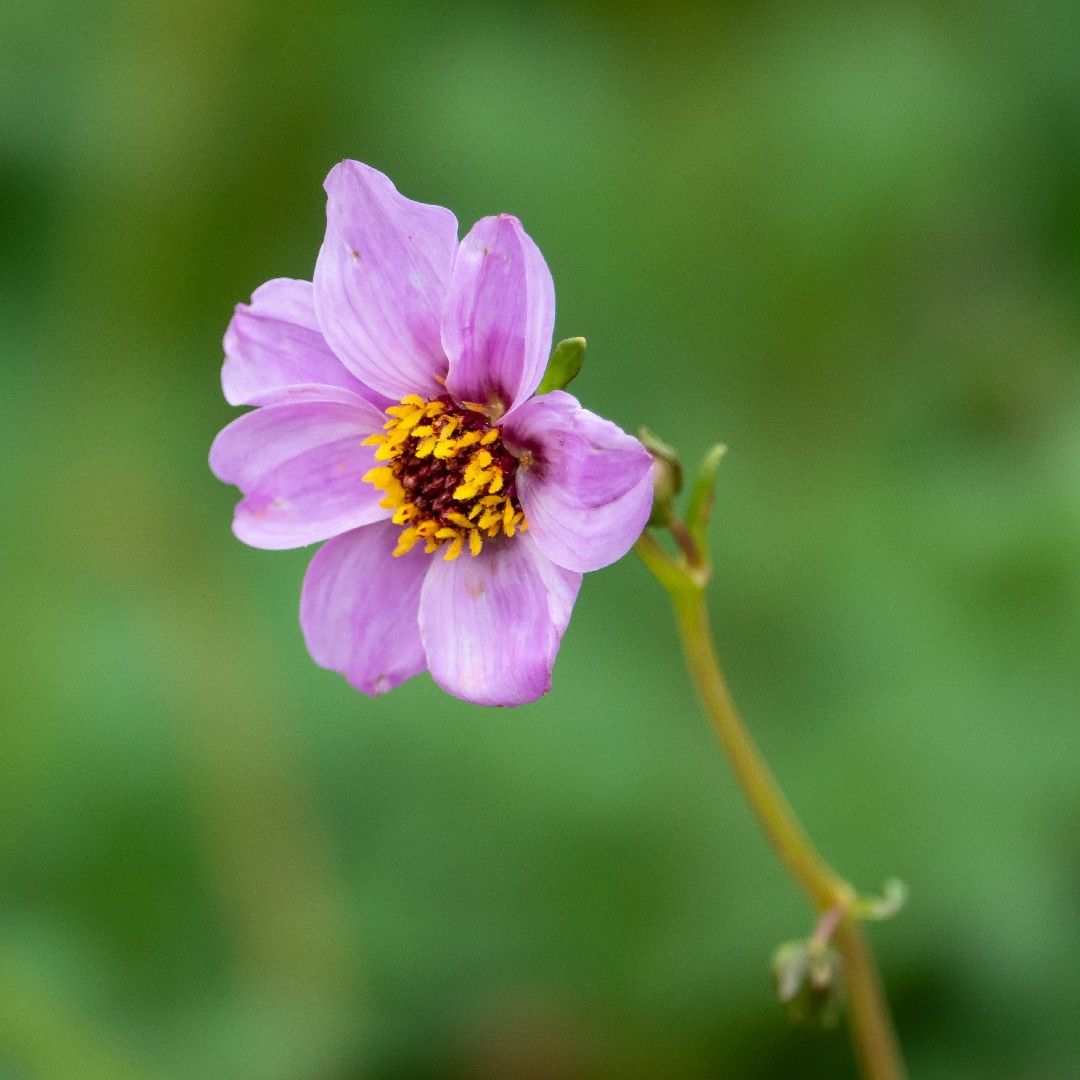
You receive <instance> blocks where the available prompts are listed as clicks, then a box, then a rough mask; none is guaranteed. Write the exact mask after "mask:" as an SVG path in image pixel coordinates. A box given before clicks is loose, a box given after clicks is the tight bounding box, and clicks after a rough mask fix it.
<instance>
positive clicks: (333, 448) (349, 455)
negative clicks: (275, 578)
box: [210, 398, 390, 549]
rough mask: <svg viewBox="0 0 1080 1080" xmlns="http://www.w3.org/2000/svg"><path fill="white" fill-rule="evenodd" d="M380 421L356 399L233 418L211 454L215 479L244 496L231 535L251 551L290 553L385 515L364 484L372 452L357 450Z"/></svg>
mask: <svg viewBox="0 0 1080 1080" xmlns="http://www.w3.org/2000/svg"><path fill="white" fill-rule="evenodd" d="M381 419H382V414H381V413H379V412H378V410H376V409H375V408H374V407H373V406H372V405H369V404H368V403H367V402H365V401H363V400H362V399H360V398H357V399H356V400H355V401H354V402H353V403H351V404H344V403H341V402H331V401H308V402H300V403H296V404H292V405H268V406H266V407H265V408H262V409H255V410H254V411H252V412H249V413H245V414H244V415H243V416H241V417H238V418H237V419H236V420H234V421H233V422H232V423H231V424H229V426H228V427H226V428H225V429H224V430H223V431H221V432H220V434H219V435H218V437H217V438H216V439H215V440H214V445H213V446H212V447H211V448H210V468H211V469H212V470H213V472H214V475H215V476H217V478H218V479H219V480H223V481H225V483H227V484H235V485H236V486H237V487H238V488H240V490H241V491H242V492H243V493H244V498H243V499H242V500H241V501H240V502H239V503H238V504H237V507H236V516H235V518H234V520H233V532H235V533H236V535H237V536H238V537H239V538H240V539H241V540H243V541H244V543H246V544H251V545H252V547H259V548H274V549H277V548H293V547H302V546H303V545H304V544H312V543H315V542H316V541H318V540H325V539H327V538H328V537H331V536H336V535H337V534H338V533H343V532H346V531H348V530H349V529H355V528H357V527H358V526H360V525H367V524H369V523H370V522H373V521H380V520H382V519H383V518H386V517H388V516H389V515H390V511H389V510H386V509H384V508H383V507H381V506H379V499H380V498H382V497H383V496H382V493H381V492H380V491H378V490H376V488H375V487H374V486H373V485H372V484H369V483H365V482H364V481H363V479H362V477H363V475H364V474H365V473H366V472H367V471H368V469H370V468H372V466H373V465H374V464H375V451H374V448H373V447H370V446H362V445H361V444H362V443H363V441H364V439H365V438H366V437H367V436H368V435H370V434H372V433H373V432H375V431H378V430H379V428H380V427H381V424H380V420H381Z"/></svg>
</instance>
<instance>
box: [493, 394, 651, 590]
mask: <svg viewBox="0 0 1080 1080" xmlns="http://www.w3.org/2000/svg"><path fill="white" fill-rule="evenodd" d="M503 437H504V439H505V440H506V443H507V445H508V446H510V447H511V448H513V449H514V450H515V451H519V452H520V451H522V450H527V451H529V453H530V454H531V455H532V458H533V460H532V463H531V465H529V467H527V468H519V469H518V473H517V491H518V498H519V499H520V500H521V508H522V509H523V510H524V511H525V518H526V520H527V521H528V523H529V535H530V536H531V537H532V538H533V539H534V540H535V541H536V543H537V544H538V545H539V547H540V549H541V550H542V551H543V552H544V554H545V555H547V557H548V558H549V559H551V560H552V561H553V562H555V563H558V565H559V566H565V567H566V568H567V569H568V570H579V571H582V570H599V569H600V568H601V567H602V566H607V565H608V564H610V563H613V562H615V561H616V560H617V559H621V558H622V557H623V555H625V554H626V553H627V551H629V550H630V547H631V545H632V544H633V543H634V541H635V540H636V539H637V538H638V536H639V534H640V533H641V530H642V529H643V528H644V527H645V522H646V521H647V520H648V518H649V512H650V510H651V508H652V458H651V457H650V455H649V453H648V451H647V450H646V449H645V447H643V446H642V445H641V443H640V442H638V440H637V439H635V438H632V437H631V436H630V435H627V434H626V432H624V431H623V430H622V429H621V428H619V427H617V426H616V425H615V424H613V423H611V422H610V421H609V420H604V419H603V418H601V417H599V416H597V415H596V414H595V413H592V412H589V410H588V409H583V408H582V407H581V406H580V405H579V404H578V402H577V400H576V399H575V398H574V397H573V396H572V395H570V394H567V393H565V392H564V391H562V390H553V391H552V392H551V393H550V394H545V395H544V396H543V397H538V398H534V399H533V400H532V401H529V402H527V403H526V404H525V405H522V406H521V408H519V409H517V410H515V412H514V413H513V414H512V415H511V416H508V417H507V419H506V423H505V425H504V426H503Z"/></svg>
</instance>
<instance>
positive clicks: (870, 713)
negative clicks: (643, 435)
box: [0, 0, 1080, 1080]
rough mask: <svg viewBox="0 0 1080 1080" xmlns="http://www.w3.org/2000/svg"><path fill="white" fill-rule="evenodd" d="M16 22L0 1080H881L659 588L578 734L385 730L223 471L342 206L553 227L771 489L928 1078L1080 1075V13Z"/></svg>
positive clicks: (4, 316) (4, 264)
mask: <svg viewBox="0 0 1080 1080" xmlns="http://www.w3.org/2000/svg"><path fill="white" fill-rule="evenodd" d="M655 8H656V9H655V10H654V5H637V6H635V5H622V4H617V3H614V2H611V0H607V2H604V0H594V2H586V3H570V2H557V0H551V2H547V3H540V2H534V3H528V2H523V3H519V4H494V3H476V2H474V0H462V2H459V3H455V4H442V3H435V2H430V3H416V2H410V3H402V2H391V0H373V2H365V3H338V2H332V0H312V2H310V3H308V4H306V5H302V6H301V5H296V4H288V3H284V2H282V3H258V2H253V0H213V2H210V0H205V2H203V0H155V2H153V3H150V2H144V0H126V2H125V0H96V2H90V3H85V4H75V3H66V2H63V0H34V2H32V3H31V2H29V0H8V2H7V3H5V4H4V5H3V7H2V12H0V401H2V406H0V408H2V421H0V506H2V517H3V523H2V528H0V611H2V616H0V1078H2V1080H68V1078H72V1080H205V1078H218V1077H220V1078H225V1080H234V1078H235V1080H249V1078H250V1080H366V1078H373V1080H384V1078H385V1080H390V1078H394V1080H397V1078H401V1080H405V1078H413V1077H431V1078H453V1080H502V1078H525V1080H533V1078H535V1080H585V1078H595V1077H599V1078H609V1077H611V1078H614V1077H618V1078H629V1080H635V1078H637V1080H647V1078H648V1080H651V1078H670V1080H682V1078H686V1080H699V1078H700V1080H704V1078H713V1077H720V1078H725V1077H732V1078H751V1080H753V1078H790V1077H810V1078H826V1077H827V1078H841V1080H843V1078H851V1077H853V1076H854V1069H853V1066H852V1063H851V1060H850V1054H849V1050H848V1046H847V1043H846V1038H845V1036H844V1034H843V1032H842V1031H838V1032H833V1033H826V1034H821V1033H816V1032H805V1031H794V1030H791V1029H789V1028H788V1026H787V1025H786V1023H785V1021H784V1019H783V1017H782V1015H781V1014H780V1012H779V1010H778V1007H777V1006H776V1004H775V1002H774V1000H773V991H772V986H771V981H770V976H769V970H768V964H769V957H770V954H771V952H772V950H773V948H774V946H776V945H777V944H778V943H779V942H781V941H783V940H785V939H789V938H793V937H799V936H802V935H804V934H806V933H808V932H809V930H810V928H811V913H810V911H809V909H808V908H807V906H806V904H805V902H804V901H803V900H802V898H801V896H800V895H799V894H798V893H797V891H796V890H795V888H794V886H793V885H792V884H791V883H790V882H789V881H788V879H787V878H786V877H785V876H784V874H783V872H782V871H781V870H780V868H779V867H778V864H777V862H776V861H775V859H774V858H773V856H772V854H771V853H770V851H769V850H768V848H767V846H766V844H765V842H764V840H763V839H762V838H761V836H760V835H759V833H758V832H757V831H756V829H755V827H754V824H753V822H752V820H751V818H750V815H749V813H748V811H747V810H746V808H745V807H744V805H743V804H742V802H741V801H740V799H739V797H738V795H737V793H736V791H735V789H734V785H733V782H732V780H731V778H730V776H729V774H728V772H727V769H726V766H725V763H724V761H723V759H722V757H721V755H720V753H719V751H718V749H717V747H716V745H715V743H714V739H713V736H712V734H711V732H710V730H709V728H708V726H707V723H706V721H705V720H704V719H703V717H702V716H701V714H700V713H699V711H698V708H697V705H696V702H695V699H694V697H693V693H692V690H691V689H690V687H689V686H688V684H687V681H686V679H685V677H684V675H683V672H682V669H681V666H680V660H679V655H678V652H677V648H676V642H675V637H674V632H673V627H672V623H671V618H670V613H669V611H668V609H667V606H666V600H665V597H664V596H663V594H662V593H661V591H660V589H659V588H658V587H657V585H656V583H655V582H654V581H652V580H651V579H650V578H649V577H648V576H647V574H646V573H645V571H644V569H643V568H642V567H641V566H640V565H639V564H638V563H637V562H636V561H635V560H634V559H633V558H629V559H627V560H624V562H622V563H620V564H618V565H616V566H614V567H612V568H610V569H608V570H605V571H602V572H600V573H598V574H596V575H593V576H591V577H590V578H588V579H587V581H586V585H585V588H584V589H583V590H582V594H581V599H580V601H579V603H578V605H577V610H576V612H575V616H574V619H573V621H572V623H571V626H570V629H569V632H568V633H567V635H566V638H565V641H564V644H563V649H562V654H561V657H560V659H559V662H558V665H557V667H556V679H555V691H554V693H552V694H551V695H550V696H549V697H548V698H546V699H545V700H543V701H542V702H540V703H538V704H536V705H534V706H530V707H526V708H521V709H516V710H485V709H481V708H476V707H470V706H468V705H465V704H463V703H460V702H457V701H455V700H452V699H449V698H447V697H445V696H443V695H442V694H440V693H438V692H437V691H436V690H435V688H434V686H433V684H432V683H431V682H430V679H429V678H428V677H427V676H422V677H419V678H417V679H415V680H414V681H413V682H411V683H410V684H408V685H406V686H405V687H403V688H402V689H400V690H398V691H395V692H394V693H393V694H391V695H390V696H388V697H385V698H382V699H380V700H378V701H370V700H368V699H366V698H364V697H362V696H360V695H359V694H357V693H355V692H353V691H352V690H350V689H349V688H348V686H347V685H346V684H345V682H344V681H343V680H342V679H340V678H339V677H337V676H336V675H333V674H331V673H328V672H324V671H322V670H320V669H319V668H317V667H316V666H315V665H314V664H313V663H312V662H311V661H310V659H309V658H308V656H307V654H306V652H305V650H304V645H303V641H302V638H301V635H300V631H299V627H298V625H297V616H296V612H297V601H298V596H299V590H300V583H301V580H302V576H303V572H304V568H305V565H306V563H307V560H308V559H309V557H310V552H309V551H296V552H281V553H268V552H261V551H255V550H252V549H248V548H245V547H244V546H242V545H241V544H240V543H239V542H237V541H236V540H234V539H233V537H232V536H231V534H230V531H229V521H230V515H231V507H232V504H233V502H234V501H235V493H234V492H233V491H232V490H230V489H226V488H225V487H224V486H222V485H220V484H219V483H217V482H216V481H215V480H214V479H213V478H212V477H211V475H210V473H209V471H208V469H207V465H206V454H207V449H208V447H209V444H210V441H211V439H212V437H213V435H214V434H215V432H216V431H217V430H218V429H219V428H220V427H221V426H223V425H224V424H225V423H226V422H227V421H228V420H229V419H230V417H231V416H232V415H233V410H231V409H229V408H228V406H226V405H225V403H224V402H223V400H222V399H221V396H220V390H219V386H218V372H219V366H220V362H221V344H220V343H221V336H222V333H223V331H224V329H225V325H226V323H227V320H228V318H229V315H230V312H231V309H232V305H233V304H234V303H236V302H237V301H243V300H246V299H247V298H248V297H249V296H250V293H251V291H252V290H253V289H254V288H255V287H256V286H258V285H259V284H260V283H261V282H262V281H264V280H265V279H267V278H270V277H275V276H280V275H291V276H295V277H309V276H310V274H311V270H312V266H313V264H314V259H315V256H316V253H317V250H318V246H319V243H320V241H321V237H322V230H323V222H324V201H323V193H322V190H321V183H322V180H323V178H324V176H325V174H326V172H327V171H328V170H329V169H330V167H331V166H332V165H333V164H334V163H335V162H337V161H339V160H340V159H341V158H343V157H355V158H359V159H361V160H363V161H366V162H368V163H370V164H372V165H375V166H377V167H378V168H381V169H382V170H384V171H385V172H387V173H388V174H389V175H390V176H391V177H392V178H393V179H394V181H395V182H396V184H397V185H398V187H399V189H400V190H401V191H402V192H404V193H405V194H407V195H409V196H411V197H413V198H417V199H421V200H423V201H427V202H434V203H440V204H442V205H446V206H449V207H451V208H453V210H454V211H455V212H456V213H457V215H458V218H459V220H460V222H461V223H462V226H463V228H467V227H468V225H469V224H470V223H471V222H472V221H473V220H475V219H476V218H477V217H479V216H481V215H483V214H487V213H493V212H498V211H504V210H505V211H511V212H513V213H516V214H517V215H519V216H520V217H521V218H522V219H523V221H524V222H525V224H526V227H527V228H528V229H529V231H530V233H531V234H532V236H533V237H534V238H535V239H536V240H537V242H538V243H539V245H540V247H541V249H542V250H543V252H544V253H545V255H546V257H547V259H548V261H549V264H550V266H551V268H552V271H553V274H554V277H555V282H556V289H557V295H558V319H557V326H556V335H557V336H569V335H576V334H584V335H586V336H587V337H588V339H589V356H588V361H587V365H586V370H585V372H584V374H583V375H582V376H581V378H580V380H579V381H578V383H577V384H575V390H576V391H577V392H579V393H580V395H581V396H582V397H583V398H584V399H585V400H586V401H587V403H588V404H589V405H590V406H591V407H593V408H594V409H596V410H597V411H599V412H601V413H603V414H605V415H608V416H611V417H612V418H614V419H615V420H617V421H618V422H620V423H621V424H622V425H624V426H625V427H627V428H630V429H634V428H636V427H637V426H638V425H639V424H643V423H644V424H648V425H649V426H650V427H652V428H653V429H654V430H656V431H657V432H659V433H660V434H661V435H663V436H664V437H665V438H667V439H668V440H669V441H672V442H675V443H677V444H678V445H679V447H680V448H681V449H682V451H683V452H684V454H685V456H686V457H687V458H688V459H690V460H693V459H695V458H697V457H699V456H700V455H701V453H703V451H704V450H705V449H706V447H707V446H708V445H709V444H710V443H711V442H713V441H715V440H718V439H719V440H723V441H725V442H727V443H728V444H729V445H730V447H731V452H730V454H729V456H728V458H727V460H726V461H725V463H724V466H723V470H722V474H721V481H720V488H719V495H718V501H717V510H716V514H715V528H714V538H713V553H714V556H715V560H716V566H717V569H716V576H715V580H714V585H713V588H712V598H713V604H714V626H715V631H716V634H717V636H718V639H719V642H720V648H721V652H722V655H723V658H724V662H725V664H726V666H727V668H728V672H729V676H730V679H731V682H732V685H733V687H734V690H735V693H736V696H737V697H738V699H739V700H740V702H741V704H742V707H743V710H744V712H745V714H746V715H747V717H748V719H749V722H750V724H751V727H752V729H753V730H754V732H755V733H756V735H757V737H758V738H759V740H760V742H761V744H762V746H763V748H764V750H765V752H766V754H767V756H768V757H769V758H770V760H771V761H772V763H773V765H774V768H775V770H776V772H777V773H778V774H779V776H780V778H781V779H782V781H783V783H784V784H785V786H786V788H787V790H788V792H789V794H790V797H791V799H792V801H793V802H794V804H795V805H796V806H797V807H798V808H799V810H800V811H801V813H802V814H803V816H804V819H805V821H806V823H807V825H808V827H809V829H810V830H811V832H812V834H813V835H814V836H815V837H816V839H817V840H818V842H819V844H820V846H821V847H822V848H823V850H824V851H825V852H826V853H827V854H828V856H829V857H830V858H831V859H832V860H833V861H834V863H835V864H836V865H837V866H838V867H839V868H840V869H841V870H842V871H843V872H844V873H845V874H847V875H849V876H850V877H851V878H852V879H853V880H854V881H855V882H856V883H857V884H858V885H859V886H860V887H862V888H864V889H866V890H874V889H877V888H878V887H879V886H880V884H881V882H882V881H884V879H885V878H887V877H889V876H891V875H898V876H900V877H902V878H903V879H904V880H905V881H907V883H908V884H909V886H910V889H911V901H910V904H909V906H908V908H907V909H906V910H905V911H904V912H903V914H902V916H901V917H900V918H898V919H896V920H895V921H893V922H890V923H887V924H883V925H880V926H877V927H874V928H873V929H872V935H873V939H874V941H875V943H876V945H877V946H878V949H879V955H880V957H881V963H882V967H883V970H884V975H885V978H886V981H887V983H888V986H889V989H890V994H891V997H892V1000H893V1003H894V1005H895V1010H896V1016H897V1021H898V1024H899V1028H900V1031H901V1034H902V1037H903V1041H904V1044H905V1047H906V1049H907V1053H908V1056H909V1059H910V1064H911V1067H912V1072H913V1074H914V1075H915V1076H917V1077H920V1078H923V1080H938V1078H940V1080H947V1078H948V1080H952V1078H961V1077H978V1078H987V1080H1006V1078H1008V1080H1069V1078H1073V1077H1080V1035H1078V1034H1077V1025H1076V1008H1077V1002H1078V1000H1080V786H1078V783H1077V763H1078V751H1080V724H1078V722H1077V721H1078V719H1080V716H1078V714H1080V708H1078V705H1080V691H1078V685H1077V683H1078V652H1080V648H1078V647H1080V362H1078V350H1080V5H1077V4H1076V3H1075V2H1073V0H1047V2H1045V3H1040V4H1031V3H1028V2H1027V0H984V2H981V3H978V4H974V3H960V2H944V3H942V2H938V0H935V2H930V0H926V2H923V3H919V2H916V0H908V2H905V3H897V4H873V5H868V4H864V3H855V2H850V3H844V2H840V3H831V4H824V5H807V4H801V3H797V2H764V3H746V2H732V3H723V4H720V3H715V4H712V3H704V2H695V0H678V2H672V3H669V4H666V5H663V8H662V10H660V6H659V5H656V6H655Z"/></svg>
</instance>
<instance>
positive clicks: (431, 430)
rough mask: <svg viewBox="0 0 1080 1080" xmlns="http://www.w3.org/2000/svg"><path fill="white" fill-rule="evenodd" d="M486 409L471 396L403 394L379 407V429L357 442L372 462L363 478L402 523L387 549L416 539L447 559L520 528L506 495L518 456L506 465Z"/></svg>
mask: <svg viewBox="0 0 1080 1080" xmlns="http://www.w3.org/2000/svg"><path fill="white" fill-rule="evenodd" d="M463 408H464V409H467V410H469V411H468V412H462V409H463ZM477 414H479V416H478V415H477ZM491 415H492V413H491V411H490V410H489V409H488V408H487V407H486V406H483V405H480V404H478V403H476V402H465V403H460V404H458V405H455V404H453V403H452V402H450V401H449V399H442V400H434V401H425V400H424V399H423V398H421V397H420V396H419V395H417V394H409V395H407V396H406V397H404V398H402V399H401V402H400V403H399V404H396V405H391V406H390V407H389V408H388V409H387V410H386V417H387V419H386V422H385V424H384V425H383V427H384V432H383V433H378V434H373V435H369V436H368V437H367V438H365V439H364V440H363V445H364V446H372V447H374V448H375V453H374V455H373V456H374V458H375V461H376V462H377V463H378V464H376V466H375V467H374V468H372V469H369V470H368V471H367V472H366V473H365V474H364V477H363V479H364V480H365V481H367V482H368V483H370V484H372V485H373V486H374V487H375V488H376V489H377V490H379V491H381V492H382V493H383V498H382V499H381V500H380V503H379V505H380V506H382V507H384V508H386V509H387V510H390V511H391V512H392V514H391V521H392V522H393V523H394V524H396V525H401V526H404V529H403V531H402V533H401V535H400V536H399V538H398V543H397V546H396V548H395V549H394V555H404V554H406V552H409V551H411V550H412V549H413V548H414V547H415V546H416V545H418V544H419V543H420V542H421V541H423V543H424V550H425V551H426V552H428V553H429V554H430V553H432V552H434V551H437V550H439V549H440V548H442V549H443V553H444V558H446V559H447V560H453V559H456V558H458V557H459V556H460V555H461V553H462V552H463V551H464V550H465V547H466V545H468V551H469V554H470V555H472V556H474V557H475V556H476V555H479V554H480V552H481V551H482V550H483V545H484V541H485V540H488V539H495V538H496V537H498V536H503V535H505V536H507V537H512V536H514V535H515V533H516V532H518V531H524V529H525V528H526V527H527V524H526V522H525V515H524V514H523V513H522V511H521V506H520V504H519V503H518V501H517V498H516V497H513V496H511V495H509V494H508V493H507V488H508V487H510V488H511V490H513V489H512V487H511V479H512V474H511V471H510V470H511V469H512V468H519V467H520V464H519V463H520V461H521V459H520V458H519V459H518V462H519V463H518V464H513V465H512V464H511V458H510V457H509V456H508V454H507V451H506V450H505V449H504V447H503V446H502V444H501V442H500V432H499V430H498V429H497V428H493V427H489V426H488V424H489V420H488V418H489V417H490V416H491ZM383 462H385V464H382V463H383ZM451 481H453V483H452V482H451ZM448 485H450V487H449V490H450V491H451V492H452V494H449V496H448ZM448 504H449V505H448ZM436 507H438V509H435V508H436Z"/></svg>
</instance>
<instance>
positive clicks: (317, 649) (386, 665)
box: [300, 521, 431, 696]
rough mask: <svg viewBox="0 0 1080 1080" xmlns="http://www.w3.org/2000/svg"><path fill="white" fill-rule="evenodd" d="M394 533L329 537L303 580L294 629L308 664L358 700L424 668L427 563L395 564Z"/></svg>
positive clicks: (389, 528) (418, 555)
mask: <svg viewBox="0 0 1080 1080" xmlns="http://www.w3.org/2000/svg"><path fill="white" fill-rule="evenodd" d="M400 532H401V527H400V526H398V525H393V524H391V523H390V522H388V521H380V522H377V523H376V524H374V525H366V526H364V528H362V529H354V530H353V531H352V532H347V533H344V534H343V535H341V536H335V537H334V538H333V539H332V540H328V541H327V542H326V543H325V544H324V545H323V546H322V547H321V548H320V549H319V550H318V551H317V552H316V553H315V557H314V558H313V559H312V560H311V565H310V566H309V567H308V571H307V576H306V577H305V578H304V590H303V593H302V594H301V597H300V625H301V627H302V628H303V631H304V640H305V641H306V642H307V647H308V651H309V652H310V653H311V655H312V657H313V658H314V660H315V662H316V663H318V664H320V665H321V666H322V667H325V668H329V669H330V670H331V671H337V672H339V673H340V674H342V675H344V676H345V678H346V679H348V680H349V682H350V683H352V685H353V686H355V687H356V688H357V690H362V691H363V692H364V693H365V694H371V695H373V696H374V695H377V694H385V693H386V691H387V690H393V689H394V687H395V686H399V685H400V684H401V683H403V682H404V681H405V680H406V679H410V678H412V676H413V675H416V674H418V673H419V672H421V671H423V670H424V668H425V667H427V661H426V660H425V658H424V648H423V645H421V643H420V629H419V626H418V624H417V612H418V610H419V607H420V586H421V583H422V582H423V580H424V572H425V571H426V570H427V568H428V564H429V562H430V558H431V557H430V556H428V555H425V554H424V552H423V549H422V548H414V549H413V550H412V551H409V552H407V553H406V554H404V555H401V556H399V557H397V558H394V555H393V551H394V547H395V545H396V544H397V538H398V535H399V534H400Z"/></svg>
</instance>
